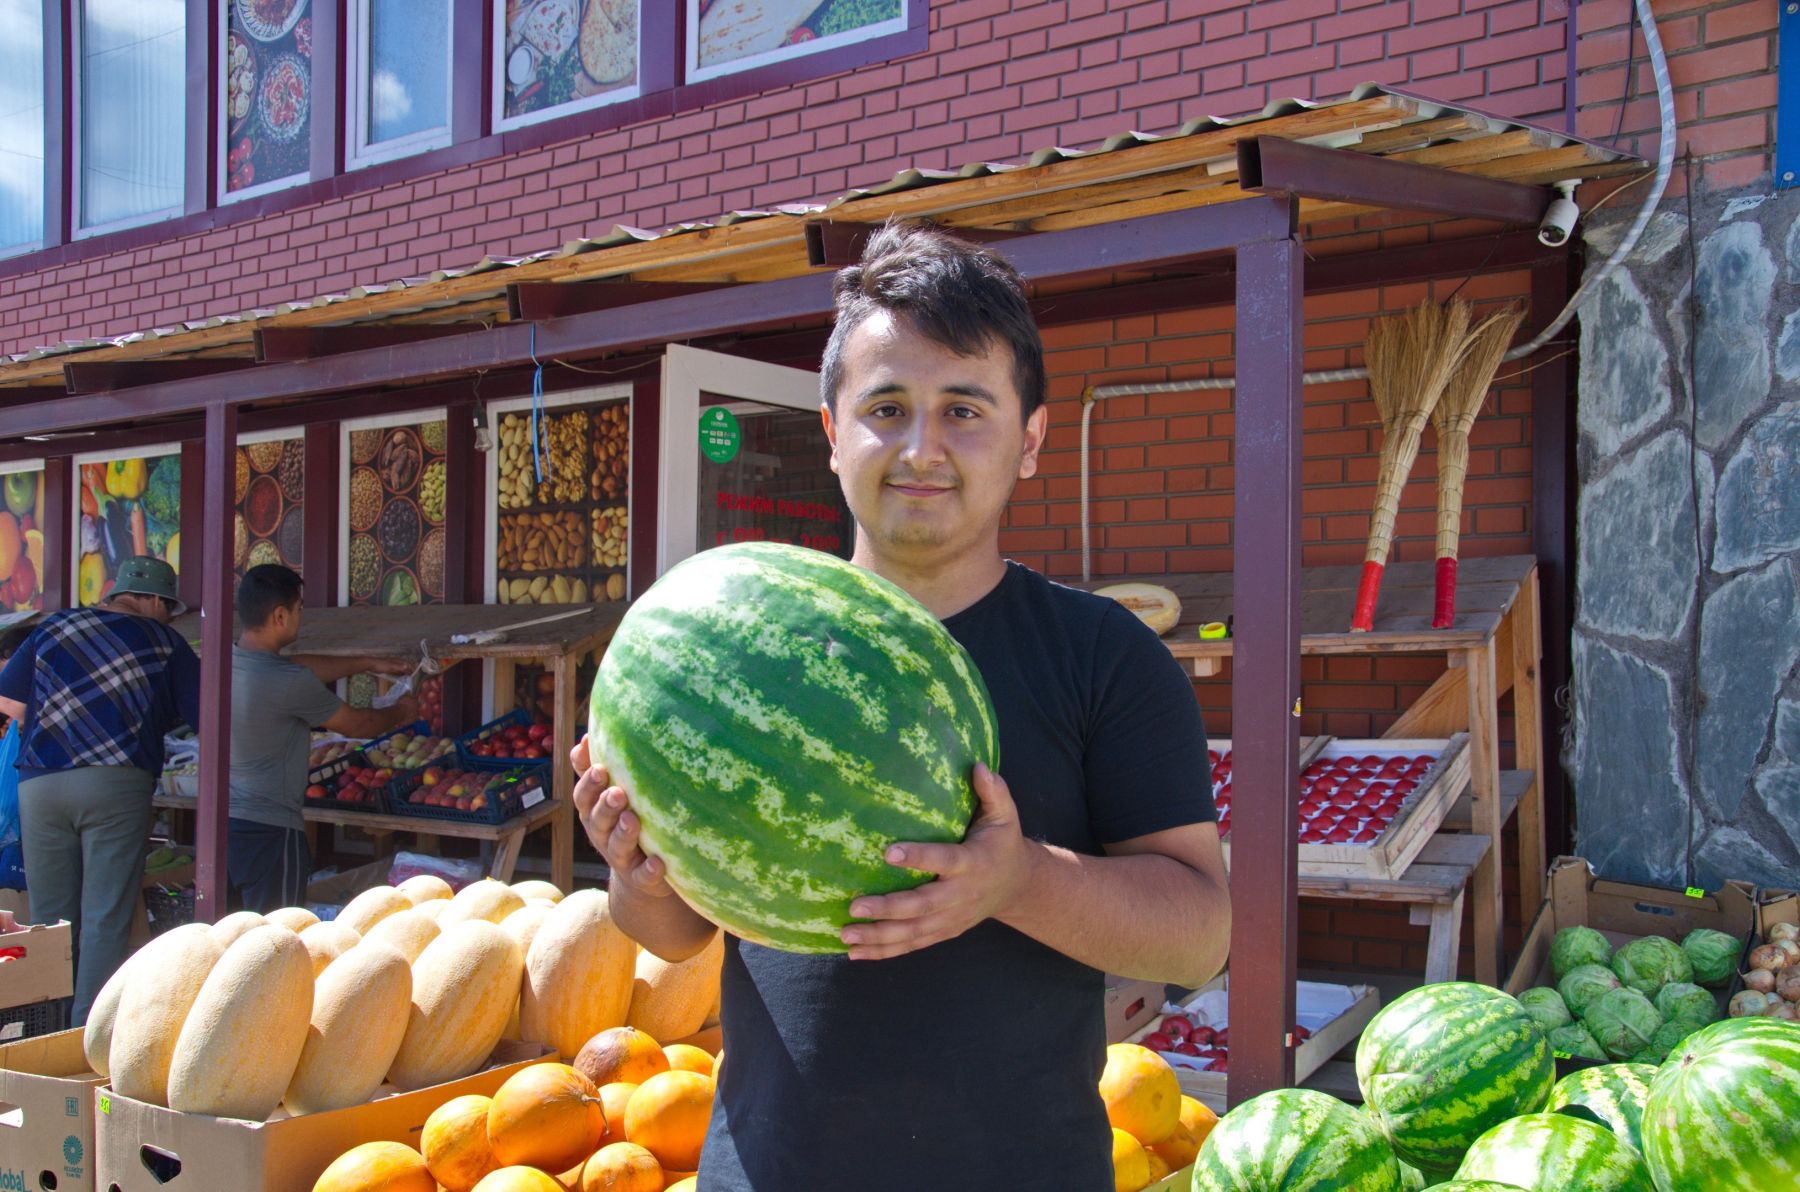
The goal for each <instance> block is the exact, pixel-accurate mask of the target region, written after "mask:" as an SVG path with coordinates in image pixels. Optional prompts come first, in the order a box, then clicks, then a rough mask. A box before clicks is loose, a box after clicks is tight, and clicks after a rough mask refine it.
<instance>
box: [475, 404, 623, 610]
mask: <svg viewBox="0 0 1800 1192" xmlns="http://www.w3.org/2000/svg"><path fill="white" fill-rule="evenodd" d="M491 417H492V418H493V419H494V426H493V436H494V443H495V445H496V447H495V451H494V452H493V458H494V499H495V502H496V503H497V504H498V506H499V508H498V509H497V510H496V511H495V512H494V515H493V519H492V525H493V526H494V550H493V553H492V556H491V558H492V559H493V563H492V566H493V568H494V598H495V599H496V600H497V601H499V602H500V603H502V604H587V603H589V602H597V601H601V600H623V599H624V598H625V566H626V561H627V557H628V554H629V549H630V515H629V513H628V507H627V504H626V501H627V498H628V496H629V489H630V480H631V407H630V403H629V402H627V401H625V400H623V399H619V400H611V401H604V402H598V403H585V404H581V405H552V406H550V407H549V408H547V409H545V410H544V411H543V412H542V415H541V418H540V421H539V424H538V431H537V436H538V437H537V449H536V451H533V449H532V419H531V411H530V409H529V408H526V409H511V410H501V411H494V412H493V413H492V414H491Z"/></svg>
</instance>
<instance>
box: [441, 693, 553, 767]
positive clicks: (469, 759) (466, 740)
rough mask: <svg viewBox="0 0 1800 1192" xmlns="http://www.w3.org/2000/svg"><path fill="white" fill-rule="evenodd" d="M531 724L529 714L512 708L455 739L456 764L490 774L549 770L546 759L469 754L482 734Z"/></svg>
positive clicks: (546, 751)
mask: <svg viewBox="0 0 1800 1192" xmlns="http://www.w3.org/2000/svg"><path fill="white" fill-rule="evenodd" d="M532 723H533V721H532V719H531V714H530V713H529V712H527V711H525V709H523V708H514V709H513V710H512V711H510V712H508V713H507V714H506V715H504V716H496V717H494V719H492V720H490V721H488V722H487V723H486V724H484V725H482V726H481V727H480V728H477V729H475V730H473V731H471V732H466V733H464V734H462V735H461V736H459V737H457V738H456V761H457V764H458V765H459V766H461V767H462V768H463V769H465V770H487V771H490V772H492V771H495V770H535V769H544V770H548V769H549V768H550V759H549V758H548V757H542V758H529V757H525V758H520V757H482V756H481V755H480V754H476V753H470V752H469V746H471V745H473V744H474V743H475V742H477V741H479V740H480V739H481V737H482V734H484V733H487V732H491V731H492V730H494V729H497V728H506V727H508V726H509V725H514V724H523V725H530V724H532ZM544 752H545V753H549V752H550V750H549V749H545V751H544Z"/></svg>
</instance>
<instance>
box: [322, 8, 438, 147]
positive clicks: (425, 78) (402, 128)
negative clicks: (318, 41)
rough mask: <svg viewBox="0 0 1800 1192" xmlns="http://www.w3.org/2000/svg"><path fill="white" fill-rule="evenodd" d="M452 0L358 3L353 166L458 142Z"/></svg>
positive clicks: (350, 143)
mask: <svg viewBox="0 0 1800 1192" xmlns="http://www.w3.org/2000/svg"><path fill="white" fill-rule="evenodd" d="M450 6H451V0H351V4H350V38H349V43H350V44H349V64H350V71H349V77H350V86H349V103H348V104H347V105H346V108H347V111H348V115H349V128H348V133H347V135H346V137H345V139H344V145H345V153H346V156H347V158H348V159H349V164H350V165H351V166H352V167H356V166H365V165H372V164H374V163H375V162H380V161H392V160H393V159H394V158H397V157H405V156H407V155H409V154H413V153H422V152H424V151H425V150H427V149H437V148H440V147H442V146H444V145H448V144H449V143H450V52H451V10H450Z"/></svg>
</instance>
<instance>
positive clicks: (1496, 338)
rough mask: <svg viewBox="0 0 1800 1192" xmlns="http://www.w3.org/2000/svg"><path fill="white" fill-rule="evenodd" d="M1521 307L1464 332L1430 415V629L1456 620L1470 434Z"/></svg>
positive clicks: (1503, 311)
mask: <svg viewBox="0 0 1800 1192" xmlns="http://www.w3.org/2000/svg"><path fill="white" fill-rule="evenodd" d="M1524 321H1525V308H1524V307H1522V306H1507V307H1504V308H1502V309H1500V310H1497V311H1495V312H1494V313H1493V314H1491V315H1489V316H1488V317H1487V318H1485V319H1483V320H1482V321H1481V322H1480V323H1478V324H1476V326H1475V329H1474V330H1473V331H1471V332H1469V350H1468V352H1467V354H1465V355H1464V356H1463V358H1462V363H1461V364H1459V365H1457V368H1456V372H1455V374H1454V375H1452V376H1451V378H1450V381H1449V383H1448V384H1447V385H1445V386H1444V396H1443V397H1442V398H1441V399H1440V400H1439V401H1438V404H1437V408H1436V409H1434V410H1433V411H1432V412H1431V424H1432V425H1433V426H1434V427H1436V428H1437V439H1438V517H1437V598H1436V600H1435V602H1434V604H1433V613H1432V618H1431V627H1432V628H1433V629H1448V628H1450V624H1451V622H1452V621H1454V620H1456V548H1457V540H1458V538H1459V537H1460V535H1461V533H1462V503H1463V481H1464V480H1466V479H1467V478H1468V475H1469V431H1470V429H1471V428H1472V427H1473V426H1474V425H1475V418H1476V416H1477V415H1478V414H1480V413H1481V406H1482V403H1483V402H1484V401H1485V400H1486V398H1487V391H1488V386H1490V385H1492V384H1493V383H1494V374H1495V373H1496V372H1498V371H1499V369H1500V359H1501V357H1503V356H1504V355H1506V349H1507V348H1508V347H1510V346H1511V344H1512V339H1513V335H1514V334H1515V333H1516V332H1517V331H1518V330H1519V324H1520V323H1522V322H1524Z"/></svg>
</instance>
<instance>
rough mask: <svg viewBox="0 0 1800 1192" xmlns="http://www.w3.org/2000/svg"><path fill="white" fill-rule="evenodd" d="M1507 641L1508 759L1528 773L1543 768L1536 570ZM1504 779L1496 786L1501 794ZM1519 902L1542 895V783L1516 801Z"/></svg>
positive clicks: (1522, 591)
mask: <svg viewBox="0 0 1800 1192" xmlns="http://www.w3.org/2000/svg"><path fill="white" fill-rule="evenodd" d="M1505 629H1506V632H1505V633H1503V634H1502V636H1503V637H1507V638H1509V639H1510V640H1509V641H1508V643H1507V649H1506V652H1505V653H1502V654H1501V655H1500V657H1501V658H1503V659H1506V660H1507V662H1508V663H1509V665H1507V666H1506V667H1505V668H1504V669H1505V670H1506V671H1507V672H1508V673H1510V675H1511V676H1512V693H1513V759H1514V765H1516V766H1517V767H1518V768H1519V770H1527V771H1531V772H1532V773H1533V774H1534V776H1535V774H1537V773H1541V772H1542V771H1543V765H1544V725H1543V702H1542V700H1541V699H1540V698H1539V695H1538V672H1539V669H1540V668H1541V666H1542V665H1543V644H1542V640H1541V636H1540V631H1539V629H1538V572H1537V571H1536V570H1535V569H1534V570H1533V571H1532V573H1531V574H1530V575H1529V576H1527V577H1526V578H1525V582H1524V583H1523V584H1521V585H1520V587H1519V599H1518V600H1517V601H1516V602H1515V603H1514V604H1513V607H1512V612H1511V614H1510V615H1509V616H1508V617H1507V619H1506V627H1505ZM1505 785H1506V784H1505V782H1504V780H1502V783H1501V790H1502V794H1503V795H1504V791H1505ZM1518 808H1519V901H1520V905H1522V906H1524V907H1526V908H1528V909H1529V908H1531V907H1534V906H1536V905H1538V903H1540V902H1542V901H1543V898H1544V794H1543V784H1542V783H1540V782H1537V781H1532V782H1530V783H1529V784H1527V786H1526V789H1525V791H1524V793H1523V795H1522V796H1521V797H1520V799H1519V803H1518Z"/></svg>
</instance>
